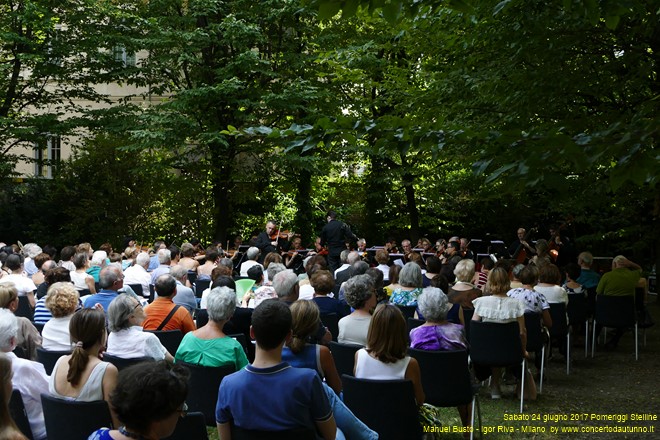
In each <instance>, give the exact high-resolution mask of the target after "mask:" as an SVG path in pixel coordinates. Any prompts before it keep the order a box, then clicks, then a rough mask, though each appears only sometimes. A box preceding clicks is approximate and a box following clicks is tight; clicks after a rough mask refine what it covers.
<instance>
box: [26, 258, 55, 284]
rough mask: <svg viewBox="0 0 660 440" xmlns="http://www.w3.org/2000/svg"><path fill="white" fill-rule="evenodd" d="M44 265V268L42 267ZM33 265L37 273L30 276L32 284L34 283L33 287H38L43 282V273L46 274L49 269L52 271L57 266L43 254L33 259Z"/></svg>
mask: <svg viewBox="0 0 660 440" xmlns="http://www.w3.org/2000/svg"><path fill="white" fill-rule="evenodd" d="M46 263H48V264H46ZM44 264H45V265H46V267H44ZM34 265H35V266H36V268H37V271H36V272H35V273H34V275H32V282H33V283H34V285H35V286H37V287H39V285H40V284H42V283H43V282H44V281H45V278H44V272H46V271H47V270H49V269H52V268H53V267H55V266H56V265H57V264H56V263H55V262H54V261H53V260H51V259H50V255H48V254H47V253H45V252H42V253H40V254H39V255H37V256H36V257H34Z"/></svg>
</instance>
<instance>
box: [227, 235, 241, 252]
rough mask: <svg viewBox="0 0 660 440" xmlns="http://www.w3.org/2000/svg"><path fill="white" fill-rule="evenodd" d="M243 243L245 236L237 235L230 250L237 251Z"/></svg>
mask: <svg viewBox="0 0 660 440" xmlns="http://www.w3.org/2000/svg"><path fill="white" fill-rule="evenodd" d="M242 244H243V237H241V236H240V235H237V236H236V237H234V244H233V245H232V246H231V247H230V248H229V249H228V250H232V251H237V250H238V249H239V248H240V247H241V245H242Z"/></svg>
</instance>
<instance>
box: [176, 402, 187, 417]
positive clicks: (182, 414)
mask: <svg viewBox="0 0 660 440" xmlns="http://www.w3.org/2000/svg"><path fill="white" fill-rule="evenodd" d="M177 412H178V413H179V416H180V417H181V418H184V417H185V416H187V415H188V405H187V404H186V402H183V406H182V407H181V409H178V410H177Z"/></svg>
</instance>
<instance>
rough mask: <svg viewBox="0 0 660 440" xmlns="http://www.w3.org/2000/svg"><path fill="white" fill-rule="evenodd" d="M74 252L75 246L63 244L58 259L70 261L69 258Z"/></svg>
mask: <svg viewBox="0 0 660 440" xmlns="http://www.w3.org/2000/svg"><path fill="white" fill-rule="evenodd" d="M75 254H76V247H75V246H64V247H63V248H62V251H61V252H60V259H61V260H62V261H70V260H71V258H72V257H73V256H74V255H75Z"/></svg>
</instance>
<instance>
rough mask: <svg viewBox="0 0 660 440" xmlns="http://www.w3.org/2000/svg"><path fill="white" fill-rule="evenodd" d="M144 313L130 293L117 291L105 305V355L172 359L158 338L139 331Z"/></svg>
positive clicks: (171, 360) (170, 360) (144, 316)
mask: <svg viewBox="0 0 660 440" xmlns="http://www.w3.org/2000/svg"><path fill="white" fill-rule="evenodd" d="M145 318H146V315H145V313H144V308H143V307H142V304H140V301H138V300H137V299H136V298H134V297H132V296H131V295H126V294H121V295H119V296H117V298H115V299H114V300H112V302H111V303H110V307H108V328H109V329H110V335H109V336H108V348H107V350H106V352H107V353H108V354H109V355H112V356H117V357H120V358H124V359H134V358H141V357H149V358H153V359H155V360H162V359H165V360H166V361H169V362H173V361H174V358H173V357H172V355H171V354H170V353H169V352H168V351H167V349H166V348H165V347H164V346H163V344H161V342H160V340H159V339H158V337H157V336H156V335H155V334H153V333H149V332H144V331H142V327H141V325H142V324H143V323H144V320H145Z"/></svg>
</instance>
